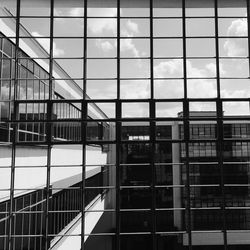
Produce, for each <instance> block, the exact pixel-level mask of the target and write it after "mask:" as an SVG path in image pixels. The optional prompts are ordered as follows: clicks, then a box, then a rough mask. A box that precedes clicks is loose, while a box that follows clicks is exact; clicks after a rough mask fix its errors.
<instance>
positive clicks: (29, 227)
mask: <svg viewBox="0 0 250 250" xmlns="http://www.w3.org/2000/svg"><path fill="white" fill-rule="evenodd" d="M31 200H32V194H30V195H29V210H28V218H29V219H28V221H29V226H28V235H29V237H28V250H30V247H31V246H30V235H31V233H30V230H31V218H32V217H31V213H30V212H31V205H32V203H31Z"/></svg>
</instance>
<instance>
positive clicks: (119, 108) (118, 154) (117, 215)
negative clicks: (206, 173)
mask: <svg viewBox="0 0 250 250" xmlns="http://www.w3.org/2000/svg"><path fill="white" fill-rule="evenodd" d="M116 8H117V19H116V21H117V88H116V89H117V90H116V91H117V93H116V94H117V100H116V103H115V104H116V110H115V136H116V144H115V147H116V173H115V174H116V183H115V197H116V202H115V204H116V207H115V223H116V230H115V236H116V237H115V239H116V241H115V248H116V249H117V250H120V249H121V238H120V235H121V221H120V218H121V211H120V209H121V208H120V200H121V197H120V196H121V190H120V186H121V182H120V170H121V167H120V159H121V132H122V123H121V122H120V121H119V122H118V121H117V119H121V118H122V104H121V87H120V83H121V67H120V63H121V1H120V0H117V7H116Z"/></svg>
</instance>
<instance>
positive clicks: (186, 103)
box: [182, 0, 192, 250]
mask: <svg viewBox="0 0 250 250" xmlns="http://www.w3.org/2000/svg"><path fill="white" fill-rule="evenodd" d="M182 32H183V33H182V39H183V78H184V101H183V116H184V122H183V129H184V141H185V154H186V161H185V165H186V175H187V176H186V179H187V183H186V188H187V190H186V192H187V207H186V210H187V226H186V227H187V232H188V249H189V250H192V227H191V226H192V225H191V221H192V220H191V209H190V207H191V205H190V204H191V201H190V199H191V198H190V176H189V172H190V170H189V139H190V136H189V100H188V95H187V93H188V90H187V88H188V86H187V45H186V39H187V36H186V1H185V0H182Z"/></svg>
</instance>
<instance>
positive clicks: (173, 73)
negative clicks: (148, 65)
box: [154, 59, 183, 78]
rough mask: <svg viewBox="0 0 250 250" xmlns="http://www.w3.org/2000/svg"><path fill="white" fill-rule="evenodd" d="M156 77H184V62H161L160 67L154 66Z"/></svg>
mask: <svg viewBox="0 0 250 250" xmlns="http://www.w3.org/2000/svg"><path fill="white" fill-rule="evenodd" d="M154 75H155V77H156V78H165V77H182V75H183V64H182V60H178V59H177V60H168V61H164V62H160V63H159V64H158V65H156V66H154Z"/></svg>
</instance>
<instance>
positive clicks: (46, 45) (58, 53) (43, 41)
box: [32, 32, 64, 56]
mask: <svg viewBox="0 0 250 250" xmlns="http://www.w3.org/2000/svg"><path fill="white" fill-rule="evenodd" d="M32 36H34V37H38V38H36V40H37V41H38V42H39V43H40V44H41V46H42V47H43V48H44V49H45V50H46V51H47V52H48V53H49V51H50V39H48V38H43V36H42V35H41V34H39V33H38V32H32ZM39 37H41V38H39ZM53 47H54V49H53V54H54V56H61V55H64V50H62V49H59V48H57V46H56V43H55V42H53Z"/></svg>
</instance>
